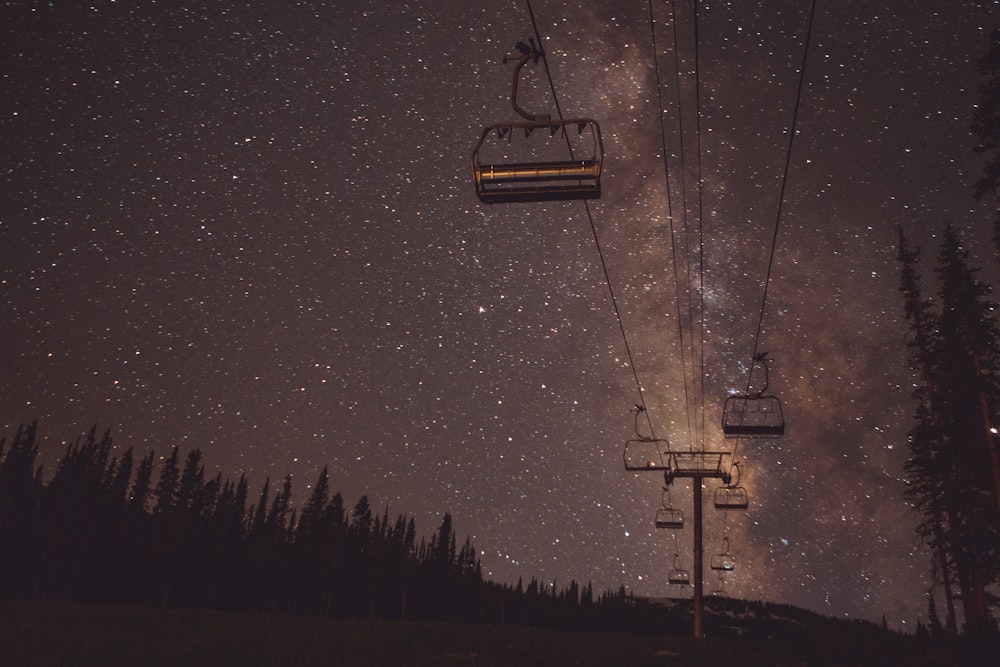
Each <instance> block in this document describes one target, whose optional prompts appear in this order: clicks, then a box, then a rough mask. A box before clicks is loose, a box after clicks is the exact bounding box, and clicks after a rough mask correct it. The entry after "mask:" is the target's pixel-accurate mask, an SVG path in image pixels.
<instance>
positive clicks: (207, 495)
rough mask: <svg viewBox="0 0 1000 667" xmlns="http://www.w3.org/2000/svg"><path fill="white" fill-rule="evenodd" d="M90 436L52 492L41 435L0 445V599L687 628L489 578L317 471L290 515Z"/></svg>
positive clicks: (199, 464)
mask: <svg viewBox="0 0 1000 667" xmlns="http://www.w3.org/2000/svg"><path fill="white" fill-rule="evenodd" d="M116 450H117V448H115V447H113V443H112V438H111V434H110V432H109V431H106V432H104V434H103V435H100V436H99V435H98V431H97V427H96V426H95V427H93V428H91V429H90V431H89V432H88V433H87V434H86V435H84V436H81V437H79V438H78V439H77V440H76V441H74V442H72V443H70V444H69V445H68V446H67V447H66V450H65V453H64V454H63V456H62V458H61V459H60V460H59V462H58V464H57V466H56V469H55V471H54V473H53V474H52V476H51V479H49V480H48V481H47V482H46V481H45V480H44V475H43V467H42V466H41V465H40V464H39V463H38V456H39V441H38V424H37V422H34V423H32V424H29V425H26V426H25V425H22V426H21V427H20V428H18V429H17V432H16V434H15V435H14V436H13V438H12V439H10V440H9V441H8V438H7V437H4V438H3V439H2V440H0V596H4V597H17V598H46V599H49V598H54V599H65V600H72V601H79V602H85V603H126V604H138V605H169V606H174V607H199V608H215V609H226V610H236V611H250V612H258V611H266V612H278V613H292V614H311V615H324V616H352V617H380V618H387V619H407V620H429V621H458V622H489V623H512V624H513V623H517V624H527V625H536V626H547V627H557V628H566V629H569V628H601V629H605V630H608V629H621V630H630V631H640V632H641V631H648V632H664V631H666V630H669V629H670V628H671V627H674V626H676V628H677V630H678V631H683V628H684V626H685V625H686V624H687V623H688V620H687V619H686V618H685V616H686V614H684V613H681V612H677V611H674V612H669V611H667V610H664V609H662V608H654V606H652V605H649V604H645V603H644V602H642V601H638V600H635V599H634V598H633V597H632V596H631V595H628V594H626V592H625V589H624V587H621V588H619V589H618V590H617V591H610V590H609V591H605V592H603V593H600V594H598V595H595V593H594V591H593V587H592V586H591V584H589V583H588V584H586V585H584V586H581V585H579V584H578V583H577V582H575V581H571V582H569V584H568V585H566V586H565V587H563V588H558V587H557V586H555V584H543V583H540V582H539V581H538V580H537V579H532V580H531V581H530V582H529V583H528V584H527V585H525V584H524V583H523V582H521V581H519V582H518V583H517V584H516V585H511V584H498V583H494V582H491V581H488V580H486V579H484V577H483V573H482V567H481V564H480V561H479V558H478V555H477V552H476V549H475V547H474V546H473V544H472V542H471V541H470V539H469V538H468V537H467V538H466V539H465V540H464V541H463V542H461V544H459V541H458V539H457V536H456V534H455V530H454V527H453V520H452V516H451V515H450V514H448V513H445V514H444V515H443V517H442V519H441V523H440V525H439V526H438V528H437V530H436V531H435V532H434V533H433V534H432V535H431V537H430V539H429V540H428V539H426V538H424V537H419V536H418V534H417V528H416V525H415V522H414V520H413V518H412V517H408V516H406V515H404V514H400V515H398V516H396V517H394V518H393V517H390V515H389V510H388V507H385V508H383V509H382V510H381V511H378V510H377V509H375V508H373V507H372V506H371V504H370V502H369V499H368V497H367V496H362V497H361V498H360V499H359V500H358V501H357V502H356V503H355V504H354V505H353V507H348V506H347V505H345V502H344V499H343V497H342V495H341V494H340V493H339V492H334V491H333V490H332V489H331V487H330V478H329V474H328V471H327V469H325V468H324V469H323V471H322V472H321V473H320V475H319V478H318V479H317V481H316V483H315V484H314V485H313V486H312V488H311V492H310V493H309V495H308V498H307V499H306V500H305V502H304V503H303V504H302V506H301V508H298V507H296V506H295V505H294V503H293V501H292V478H291V476H287V477H285V478H284V480H282V482H281V483H280V484H277V485H275V487H274V488H272V484H271V481H270V479H268V480H265V481H264V483H263V488H262V489H261V490H260V493H259V495H257V496H256V500H255V501H253V499H252V498H251V494H250V489H249V485H248V482H247V479H246V477H245V475H241V476H240V477H239V479H237V480H235V481H233V480H231V479H224V478H223V477H222V474H221V473H219V474H217V475H216V476H214V477H210V476H208V475H206V473H205V462H204V460H203V457H202V453H201V451H200V450H198V449H192V450H190V451H189V452H187V454H186V455H183V456H182V453H181V451H180V450H179V449H178V448H177V447H173V448H171V449H170V451H169V453H168V454H167V455H166V456H163V457H161V459H160V460H158V459H157V457H156V456H155V454H154V452H152V451H150V452H149V453H148V454H146V455H145V456H143V457H141V458H139V459H137V458H136V455H135V453H134V452H133V450H132V448H128V449H125V450H124V451H121V452H120V453H118V454H116V453H115V452H116Z"/></svg>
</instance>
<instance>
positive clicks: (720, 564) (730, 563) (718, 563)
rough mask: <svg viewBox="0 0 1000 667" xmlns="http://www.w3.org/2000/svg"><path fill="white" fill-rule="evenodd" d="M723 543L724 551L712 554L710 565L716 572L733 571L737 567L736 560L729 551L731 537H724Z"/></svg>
mask: <svg viewBox="0 0 1000 667" xmlns="http://www.w3.org/2000/svg"><path fill="white" fill-rule="evenodd" d="M722 544H723V549H722V553H720V554H713V555H712V560H711V561H710V562H709V567H710V568H712V569H713V570H715V571H716V572H732V571H733V570H734V569H735V568H736V562H735V560H734V559H733V556H732V554H730V553H729V538H728V537H724V538H722Z"/></svg>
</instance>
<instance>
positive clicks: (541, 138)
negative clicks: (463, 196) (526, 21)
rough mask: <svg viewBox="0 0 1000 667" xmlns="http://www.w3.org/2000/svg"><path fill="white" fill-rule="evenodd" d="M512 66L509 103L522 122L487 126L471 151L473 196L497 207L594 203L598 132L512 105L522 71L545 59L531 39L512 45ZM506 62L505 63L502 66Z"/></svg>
mask: <svg viewBox="0 0 1000 667" xmlns="http://www.w3.org/2000/svg"><path fill="white" fill-rule="evenodd" d="M517 50H518V51H519V52H520V54H521V55H520V56H518V57H517V58H518V61H517V66H516V67H515V68H514V80H513V82H512V85H511V93H510V104H511V106H512V107H513V108H514V111H516V112H517V114H518V115H519V116H521V118H523V119H524V120H522V121H515V122H511V123H497V124H496V125H490V126H488V127H486V128H485V129H484V130H483V132H482V134H481V135H480V136H479V143H477V144H476V148H475V150H473V151H472V178H473V180H474V182H475V184H476V196H478V197H479V199H480V201H482V202H484V203H486V204H496V203H500V202H535V201H559V200H567V199H596V198H598V197H600V196H601V164H602V163H603V161H604V144H603V142H602V141H601V128H600V126H598V124H597V123H596V122H595V121H593V120H591V119H589V118H576V119H572V120H564V119H561V118H560V119H553V118H552V117H551V115H548V114H532V113H528V112H527V111H525V110H524V109H522V108H521V107H520V106H518V103H517V85H518V80H519V78H520V74H521V69H522V68H523V67H524V66H525V65H526V64H527V63H528V61H534V62H535V64H537V63H538V61H539V60H540V59H542V58H543V57H544V54H543V53H542V50H541V49H540V48H539V47H538V45H536V44H535V41H534V40H533V39H529V40H528V44H525V43H524V42H518V43H517ZM507 61H508V58H507V57H505V58H504V62H507Z"/></svg>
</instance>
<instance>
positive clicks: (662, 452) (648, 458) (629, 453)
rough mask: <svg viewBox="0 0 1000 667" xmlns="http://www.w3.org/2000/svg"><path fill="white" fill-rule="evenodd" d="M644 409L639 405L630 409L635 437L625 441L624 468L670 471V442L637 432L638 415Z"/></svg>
mask: <svg viewBox="0 0 1000 667" xmlns="http://www.w3.org/2000/svg"><path fill="white" fill-rule="evenodd" d="M645 411H646V409H645V408H643V407H642V406H640V405H637V406H635V408H633V409H632V413H633V414H634V415H635V437H634V438H631V439H630V440H627V441H626V442H625V451H624V452H623V453H622V459H623V460H624V463H625V470H633V471H639V470H644V471H647V472H652V471H657V470H662V471H667V472H669V471H670V443H669V442H668V441H667V440H666V439H664V438H653V437H650V436H645V435H642V434H641V433H639V415H640V414H642V413H644V412H645Z"/></svg>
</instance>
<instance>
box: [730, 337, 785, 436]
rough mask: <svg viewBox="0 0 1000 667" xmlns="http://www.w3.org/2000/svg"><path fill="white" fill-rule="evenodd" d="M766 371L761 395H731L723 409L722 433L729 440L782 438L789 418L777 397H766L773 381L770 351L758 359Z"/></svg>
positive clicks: (756, 360)
mask: <svg viewBox="0 0 1000 667" xmlns="http://www.w3.org/2000/svg"><path fill="white" fill-rule="evenodd" d="M754 362H755V364H759V365H760V366H762V367H763V369H764V386H763V387H762V388H761V390H760V391H758V392H750V393H747V394H744V395H734V396H729V397H728V398H727V399H726V402H725V404H724V405H723V408H722V432H723V433H724V434H725V436H726V437H727V438H739V437H747V438H780V437H781V436H782V435H784V434H785V416H784V414H783V413H782V411H781V401H779V400H778V397H777V396H770V395H767V394H765V393H764V392H766V391H767V385H768V381H769V377H768V375H769V369H768V359H767V352H762V353H760V354H758V355H757V356H756V357H755V358H754Z"/></svg>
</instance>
